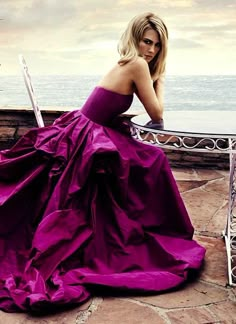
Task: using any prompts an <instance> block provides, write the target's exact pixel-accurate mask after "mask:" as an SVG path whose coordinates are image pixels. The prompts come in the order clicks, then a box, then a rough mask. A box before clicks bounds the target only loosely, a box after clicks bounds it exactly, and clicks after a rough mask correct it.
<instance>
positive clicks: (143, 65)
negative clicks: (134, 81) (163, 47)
mask: <svg viewBox="0 0 236 324" xmlns="http://www.w3.org/2000/svg"><path fill="white" fill-rule="evenodd" d="M127 65H128V66H129V68H130V69H131V70H134V71H137V69H138V70H146V69H148V63H147V62H146V61H145V60H144V59H143V58H142V57H137V58H136V59H135V60H132V61H130V62H129V63H128V64H127Z"/></svg>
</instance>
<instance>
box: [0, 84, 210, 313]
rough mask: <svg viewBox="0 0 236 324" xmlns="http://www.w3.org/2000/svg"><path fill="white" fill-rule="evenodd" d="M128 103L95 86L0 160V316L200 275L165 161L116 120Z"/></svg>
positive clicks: (155, 288)
mask: <svg viewBox="0 0 236 324" xmlns="http://www.w3.org/2000/svg"><path fill="white" fill-rule="evenodd" d="M132 99H133V96H132V95H122V94H118V93H115V92H113V91H110V90H106V89H104V88H102V87H96V88H95V89H94V91H93V92H92V94H91V95H90V97H89V98H88V100H87V101H86V103H85V105H84V106H83V107H82V109H81V110H75V111H72V112H69V113H65V114H64V115H62V116H61V117H60V118H58V119H57V120H56V121H55V122H54V124H53V125H52V126H48V127H44V128H39V129H38V128H35V129H32V130H30V131H29V132H28V133H27V134H26V135H25V136H23V137H22V138H21V139H20V140H19V141H18V142H17V144H16V145H15V146H14V147H13V148H11V149H10V150H5V151H2V152H0V308H1V309H3V310H5V311H30V310H40V309H43V308H44V307H47V308H50V307H55V306H57V305H66V304H74V303H76V304H79V303H82V302H84V301H85V300H87V299H88V298H89V296H90V294H91V291H93V289H96V288H99V287H100V289H101V288H102V287H104V289H105V288H112V289H113V290H116V291H118V290H119V291H130V292H132V293H134V292H139V293H140V292H141V293H142V292H159V291H164V290H167V289H170V288H173V287H176V286H178V285H180V284H181V283H183V282H184V281H185V280H186V279H187V276H188V273H189V270H191V269H199V268H200V267H201V264H202V262H203V258H204V254H205V250H204V248H203V247H201V246H200V245H198V244H197V243H196V242H195V241H194V240H192V235H193V227H192V225H191V222H190V219H189V216H188V214H187V211H186V209H185V207H184V204H183V201H182V199H181V197H180V194H179V191H178V189H177V186H176V183H175V180H174V178H173V176H172V173H171V170H170V167H169V164H168V161H167V159H166V157H165V155H164V153H163V152H162V151H161V150H160V149H158V148H157V147H154V146H151V145H146V144H143V143H140V142H138V141H136V140H135V139H134V138H132V137H131V136H130V135H129V134H128V133H127V132H125V131H123V128H122V126H121V125H120V126H119V125H118V124H117V123H115V122H114V120H115V119H116V117H117V116H118V115H119V114H120V113H122V112H124V111H126V110H127V109H128V108H129V107H130V105H131V103H132Z"/></svg>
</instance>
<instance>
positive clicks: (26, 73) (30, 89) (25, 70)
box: [19, 54, 44, 127]
mask: <svg viewBox="0 0 236 324" xmlns="http://www.w3.org/2000/svg"><path fill="white" fill-rule="evenodd" d="M19 62H20V66H21V70H22V73H23V77H24V81H25V86H26V89H27V91H28V94H29V98H30V101H31V104H32V107H33V110H34V114H35V118H36V121H37V124H38V127H44V121H43V118H42V114H41V111H40V109H39V106H38V103H37V100H36V96H35V93H34V88H33V85H32V82H31V77H30V74H29V70H28V67H27V65H26V62H25V59H24V57H23V55H21V54H20V55H19Z"/></svg>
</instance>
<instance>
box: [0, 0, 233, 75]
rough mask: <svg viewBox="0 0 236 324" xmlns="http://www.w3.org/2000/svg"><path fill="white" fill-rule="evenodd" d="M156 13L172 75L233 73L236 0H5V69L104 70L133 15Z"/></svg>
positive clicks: (1, 6)
mask: <svg viewBox="0 0 236 324" xmlns="http://www.w3.org/2000/svg"><path fill="white" fill-rule="evenodd" d="M146 11H153V12H155V13H157V14H159V15H160V16H161V17H162V18H163V20H164V21H165V23H166V25H167V27H168V29H169V35H170V39H169V53H168V60H167V74H168V75H173V74H236V0H168V1H167V0H0V19H3V20H0V63H1V66H0V75H8V74H19V65H18V54H20V53H21V54H23V55H24V57H25V59H26V61H27V63H28V65H29V67H30V71H33V73H34V74H103V73H104V72H106V71H107V69H109V68H110V67H111V66H112V65H113V64H114V62H116V61H117V59H118V53H117V43H118V40H119V38H120V36H121V34H122V32H123V30H124V29H125V28H126V26H127V23H128V21H129V20H130V19H131V18H133V16H135V15H136V14H139V13H142V12H146Z"/></svg>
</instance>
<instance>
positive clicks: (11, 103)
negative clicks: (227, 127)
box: [0, 74, 236, 111]
mask: <svg viewBox="0 0 236 324" xmlns="http://www.w3.org/2000/svg"><path fill="white" fill-rule="evenodd" d="M31 78H32V83H33V86H34V90H35V94H36V97H37V101H38V104H39V106H40V107H44V106H50V107H54V106H55V107H67V108H69V107H71V108H79V107H81V106H82V105H83V103H84V102H85V100H86V98H87V96H88V95H89V93H90V92H91V91H92V89H93V88H94V87H95V86H96V84H97V82H98V81H99V79H100V76H98V75H97V76H90V75H87V76H86V75H84V76H76V75H67V76H64V75H50V76H32V75H31ZM18 106H20V107H22V106H23V107H24V106H30V101H29V97H28V94H27V91H26V88H25V85H24V80H23V77H22V76H21V74H19V75H17V76H0V107H6V108H7V107H18ZM130 110H131V111H132V110H135V111H142V110H143V107H142V104H141V103H140V102H139V100H138V99H137V98H136V97H135V98H134V101H133V104H132V106H131V109H130ZM165 110H176V111H178V110H217V111H220V110H229V111H236V75H210V76H209V75H201V76H200V75H197V76H195V75H194V76H189V75H188V76H179V75H178V76H167V77H166V81H165Z"/></svg>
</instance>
